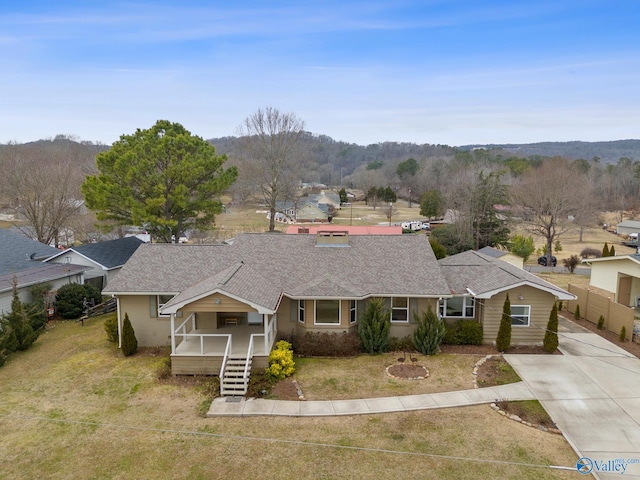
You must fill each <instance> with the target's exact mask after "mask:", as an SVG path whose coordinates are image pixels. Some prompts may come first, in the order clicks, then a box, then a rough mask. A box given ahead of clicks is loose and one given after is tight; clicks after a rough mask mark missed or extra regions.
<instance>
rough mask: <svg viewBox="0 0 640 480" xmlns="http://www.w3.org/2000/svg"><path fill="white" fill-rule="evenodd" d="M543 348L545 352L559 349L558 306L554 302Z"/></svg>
mask: <svg viewBox="0 0 640 480" xmlns="http://www.w3.org/2000/svg"><path fill="white" fill-rule="evenodd" d="M542 348H543V349H544V351H545V352H548V353H553V352H555V351H556V350H557V349H558V307H557V305H556V304H555V303H554V304H553V307H552V308H551V313H550V314H549V322H548V323H547V331H546V332H545V333H544V340H543V342H542Z"/></svg>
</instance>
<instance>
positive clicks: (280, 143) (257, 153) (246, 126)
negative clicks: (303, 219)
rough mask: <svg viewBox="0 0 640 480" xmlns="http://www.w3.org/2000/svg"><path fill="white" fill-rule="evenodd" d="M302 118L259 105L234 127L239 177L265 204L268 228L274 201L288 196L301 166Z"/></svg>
mask: <svg viewBox="0 0 640 480" xmlns="http://www.w3.org/2000/svg"><path fill="white" fill-rule="evenodd" d="M303 132H304V121H303V120H302V119H300V118H299V117H298V116H297V115H296V114H295V113H285V112H281V111H279V110H278V109H276V108H273V107H267V108H265V109H259V110H258V111H257V112H255V113H254V114H253V115H251V116H249V117H247V118H246V119H245V120H244V121H243V122H242V124H241V125H240V126H239V127H238V130H237V133H238V135H239V136H240V137H241V138H240V153H241V159H240V165H239V167H240V177H244V180H245V181H246V180H247V179H249V181H250V182H251V183H252V184H253V185H254V186H257V187H258V188H259V189H260V191H261V192H262V195H263V197H264V200H265V202H266V204H267V207H268V208H269V212H270V214H271V215H270V217H269V231H270V232H273V231H274V230H275V223H274V222H275V216H276V215H275V214H276V202H277V201H278V200H279V199H282V198H287V197H290V196H291V195H292V194H293V192H294V191H295V187H296V185H297V183H298V182H299V180H300V173H301V167H302V163H303V162H302V157H301V152H299V151H298V149H297V146H298V141H299V140H300V136H301V135H302V133H303Z"/></svg>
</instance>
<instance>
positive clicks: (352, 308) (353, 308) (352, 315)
mask: <svg viewBox="0 0 640 480" xmlns="http://www.w3.org/2000/svg"><path fill="white" fill-rule="evenodd" d="M357 321H358V302H357V301H356V300H349V323H350V324H354V323H356V322H357Z"/></svg>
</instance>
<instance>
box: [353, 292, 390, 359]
mask: <svg viewBox="0 0 640 480" xmlns="http://www.w3.org/2000/svg"><path fill="white" fill-rule="evenodd" d="M390 331H391V322H390V321H389V312H388V311H387V309H386V308H384V300H383V299H381V298H373V299H371V300H370V301H369V304H368V305H367V308H366V310H365V311H364V313H363V315H362V317H361V318H360V323H359V324H358V335H359V336H360V340H361V341H362V348H363V349H364V351H365V352H367V353H382V352H386V351H387V350H388V348H389V344H390V343H391V337H390V334H389V332H390Z"/></svg>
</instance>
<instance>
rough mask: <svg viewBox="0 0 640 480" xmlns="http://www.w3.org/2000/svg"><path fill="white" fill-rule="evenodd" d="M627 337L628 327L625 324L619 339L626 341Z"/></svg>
mask: <svg viewBox="0 0 640 480" xmlns="http://www.w3.org/2000/svg"><path fill="white" fill-rule="evenodd" d="M626 339H627V328H626V327H625V326H624V325H623V326H622V328H621V329H620V337H619V340H620V341H621V342H624V341H625V340H626Z"/></svg>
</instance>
